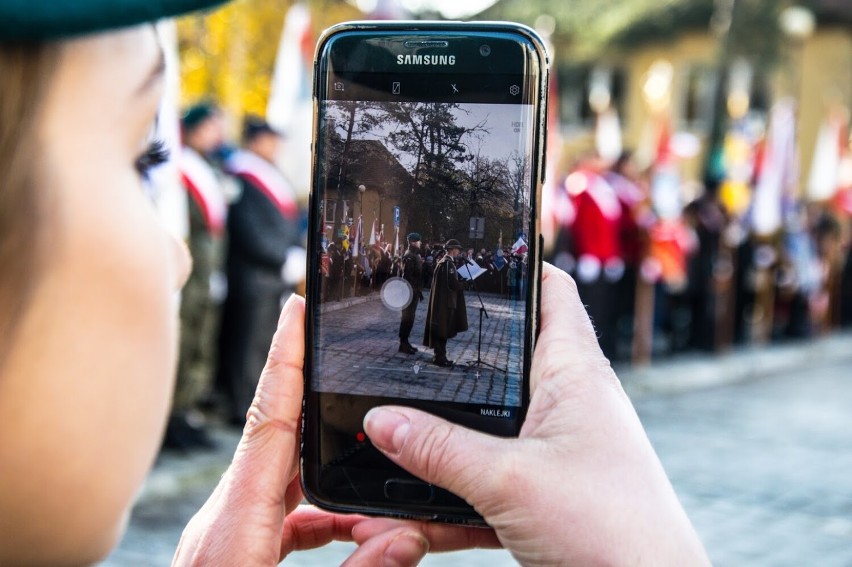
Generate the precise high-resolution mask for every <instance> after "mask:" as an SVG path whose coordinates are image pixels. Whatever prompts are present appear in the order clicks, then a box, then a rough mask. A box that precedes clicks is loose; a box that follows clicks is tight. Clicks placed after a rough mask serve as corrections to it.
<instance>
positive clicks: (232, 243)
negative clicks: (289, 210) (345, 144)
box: [218, 177, 298, 416]
mask: <svg viewBox="0 0 852 567" xmlns="http://www.w3.org/2000/svg"><path fill="white" fill-rule="evenodd" d="M238 179H239V181H240V187H241V189H242V191H241V194H240V197H239V198H238V199H237V200H236V201H235V202H234V203H233V204H232V205H231V207H230V209H229V211H228V225H227V226H228V250H227V256H226V267H227V276H228V297H227V299H226V300H225V306H224V310H223V314H222V327H221V329H222V331H221V334H220V340H219V347H220V368H219V378H218V382H219V385H220V387H224V389H225V391H226V393H227V394H228V397H230V398H231V399H232V401H233V402H234V403H235V406H236V407H235V408H234V411H235V412H236V415H237V416H239V415H244V414H245V412H246V410H248V406H249V404H250V403H251V400H252V398H253V396H254V387H255V386H256V384H257V379H258V378H259V376H260V371H261V370H262V369H263V365H264V363H265V361H266V355H267V353H268V351H269V345H270V341H271V340H272V335H273V334H274V333H275V329H276V327H277V323H278V316H279V314H280V311H281V299H282V296H283V294H284V293H285V292H286V291H287V286H286V285H285V283H284V281H283V279H282V275H281V270H282V267H283V266H284V262H285V261H286V259H287V249H288V248H290V247H291V246H294V245H296V244H298V225H297V222H296V221H295V219H288V218H285V217H284V216H283V215H282V214H281V212H280V210H279V209H278V207H277V206H276V205H275V204H274V203H273V202H272V201H271V200H270V199H269V198H268V197H267V196H266V195H265V194H264V193H263V192H262V191H261V190H260V189H258V188H257V187H255V186H254V185H253V184H252V183H251V182H250V181H248V180H247V179H245V178H243V177H239V178H238Z"/></svg>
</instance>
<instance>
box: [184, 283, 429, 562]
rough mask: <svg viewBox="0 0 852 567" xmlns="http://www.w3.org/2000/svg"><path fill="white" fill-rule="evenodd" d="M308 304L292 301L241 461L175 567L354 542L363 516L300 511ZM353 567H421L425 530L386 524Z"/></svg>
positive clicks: (187, 535)
mask: <svg viewBox="0 0 852 567" xmlns="http://www.w3.org/2000/svg"><path fill="white" fill-rule="evenodd" d="M304 310H305V307H304V301H303V300H302V299H301V298H299V297H296V296H292V297H290V299H289V300H288V301H287V304H286V305H285V306H284V309H283V311H282V313H281V318H280V319H279V323H278V330H277V331H276V333H275V337H274V338H273V340H272V347H271V349H270V351H269V358H268V359H267V362H266V367H265V368H264V369H263V373H262V374H261V377H260V382H259V384H258V386H257V392H256V394H255V398H254V401H253V402H252V405H251V408H250V409H249V412H248V416H247V423H246V427H245V430H244V431H243V436H242V439H241V440H240V443H239V446H238V447H237V451H236V454H235V455H234V460H233V462H232V463H231V466H230V467H228V470H227V471H226V472H225V474H224V476H223V477H222V480H221V481H220V482H219V485H218V486H217V487H216V489H215V491H214V492H213V494H212V495H211V496H210V498H209V499H208V500H207V502H206V503H205V504H204V506H203V507H202V508H201V510H199V511H198V513H197V514H196V515H195V516H194V517H193V518H192V520H190V522H189V524H188V525H187V527H186V529H185V530H184V532H183V535H182V536H181V540H180V543H179V544H178V549H177V552H176V554H175V557H174V560H173V561H172V565H277V564H278V563H279V562H280V561H281V560H282V559H283V558H284V557H285V556H286V555H287V554H288V553H290V552H292V551H298V550H305V549H313V548H315V547H320V546H322V545H325V544H327V543H329V542H331V541H334V540H340V541H352V530H353V528H354V527H355V526H357V525H358V524H359V523H361V522H363V521H365V520H366V518H364V517H362V516H355V515H346V516H345V515H336V514H331V513H328V512H323V511H321V510H318V509H316V508H314V507H313V506H299V503H300V502H301V501H302V498H303V496H302V490H301V486H300V483H299V477H298V471H299V442H298V436H299V417H300V412H301V408H302V390H303V377H302V363H303V360H304V344H305V341H304V324H303V321H304ZM358 543H359V544H361V545H360V547H359V548H358V549H356V550H355V552H354V553H353V554H352V556H351V557H350V558H349V559H348V561H347V564H350V565H395V566H402V565H415V564H417V563H418V562H419V561H420V559H421V558H422V557H423V556H424V555H425V554H426V552H427V551H428V550H429V542H428V540H427V539H426V536H425V534H424V532H423V531H422V529H418V527H417V526H414V525H412V524H409V523H403V522H396V521H386V523H383V524H381V525H380V529H379V530H371V532H370V536H369V537H366V538H361V539H360V540H359V542H358Z"/></svg>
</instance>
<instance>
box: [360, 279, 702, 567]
mask: <svg viewBox="0 0 852 567" xmlns="http://www.w3.org/2000/svg"><path fill="white" fill-rule="evenodd" d="M365 430H366V431H367V433H368V435H369V436H370V439H371V440H372V441H373V443H374V444H375V445H376V446H377V447H379V448H380V450H381V451H382V452H383V453H384V454H385V455H387V456H388V457H389V458H390V459H391V460H392V461H393V462H395V463H397V464H399V465H400V466H402V467H403V468H405V469H406V470H408V471H409V472H411V473H412V474H414V475H416V476H418V477H420V478H423V479H425V480H427V481H429V482H432V483H434V484H436V485H438V486H442V487H444V488H446V489H448V490H450V491H452V492H453V493H455V494H458V495H459V496H461V497H463V498H464V499H465V500H466V501H467V502H469V503H471V504H472V505H473V506H475V508H476V510H478V511H479V512H481V513H482V515H483V517H484V518H485V521H486V522H487V523H488V525H490V526H492V527H493V528H494V530H495V532H496V534H497V537H498V538H499V540H500V542H501V543H502V544H503V545H504V546H505V547H506V548H507V549H509V550H510V551H511V552H512V554H513V555H514V557H515V558H516V559H517V560H518V561H519V562H520V563H521V564H523V565H555V564H567V565H592V564H595V565H597V564H606V565H630V564H644V563H648V564H654V565H709V564H710V563H709V560H708V558H707V555H706V553H705V551H704V549H703V547H702V544H701V541H700V540H699V538H698V536H697V535H696V533H695V531H694V530H693V528H692V525H691V524H690V521H689V519H688V518H687V516H686V514H685V513H684V511H683V508H682V507H681V505H680V503H679V502H678V500H677V496H676V495H675V493H674V491H673V490H672V487H671V485H670V483H669V481H668V478H667V477H666V474H665V471H664V470H663V468H662V466H661V465H660V462H659V460H658V459H657V456H656V454H655V453H654V450H653V448H652V447H651V444H650V443H649V442H648V439H647V437H646V436H645V432H644V431H643V429H642V424H641V423H640V422H639V419H638V418H637V416H636V413H635V411H634V409H633V407H632V405H631V403H630V400H629V399H628V398H627V396H626V395H625V394H624V391H623V390H622V389H621V385H620V384H619V382H618V379H617V378H616V376H615V373H614V372H613V370H612V368H611V367H610V365H609V362H608V361H607V360H606V358H605V357H604V356H603V353H602V352H601V349H600V347H599V345H598V341H597V337H596V336H595V331H594V328H593V327H592V325H591V324H590V322H589V318H588V315H586V311H585V308H584V306H583V304H582V302H581V301H580V298H579V296H578V294H577V289H576V286H575V285H574V282H573V281H572V280H571V278H570V277H569V276H567V275H566V274H565V273H564V272H562V271H560V270H558V269H556V268H554V267H552V266H549V265H547V264H545V266H544V274H543V282H542V317H541V334H540V336H539V341H538V346H537V348H536V352H535V359H534V360H533V369H532V399H531V402H530V408H529V412H528V414H527V419H526V422H525V423H524V425H523V428H522V430H521V434H520V437H519V438H518V439H501V438H497V437H493V436H490V435H485V434H482V433H480V432H476V431H472V430H470V429H466V428H463V427H459V426H457V425H455V424H452V423H450V422H447V421H445V420H443V419H440V418H437V417H434V416H432V415H430V414H427V413H424V412H421V411H418V410H415V409H412V408H407V407H383V408H377V409H374V410H372V411H371V412H370V413H368V414H367V417H366V422H365ZM389 522H390V520H384V519H374V520H368V521H366V522H364V523H363V524H360V525H358V526H357V527H355V529H354V530H353V535H354V537H355V540H356V541H363V540H365V539H366V538H369V537H373V536H376V535H378V534H380V533H381V532H382V531H383V530H385V529H387V528H388V527H389V526H390V525H392V524H390V523H389ZM412 527H416V528H418V529H420V530H422V533H423V534H424V535H425V536H426V537H428V538H429V539H430V541H432V542H433V544H432V545H433V547H435V546H438V545H440V544H441V542H442V541H443V542H446V541H452V540H453V538H454V537H457V536H458V534H454V533H453V532H450V531H447V530H446V529H443V528H444V526H433V525H425V524H421V525H412Z"/></svg>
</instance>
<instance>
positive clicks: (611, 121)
mask: <svg viewBox="0 0 852 567" xmlns="http://www.w3.org/2000/svg"><path fill="white" fill-rule="evenodd" d="M595 146H596V148H597V150H598V155H599V156H601V157H602V158H603V159H604V160H606V161H607V162H608V163H615V160H617V159H618V158H619V157H621V152H622V149H623V148H622V143H621V122H620V121H619V119H618V112H616V111H615V109H614V108H612V107H610V108H607V109H606V110H604V111H603V112H601V113H600V114H598V118H597V122H596V128H595Z"/></svg>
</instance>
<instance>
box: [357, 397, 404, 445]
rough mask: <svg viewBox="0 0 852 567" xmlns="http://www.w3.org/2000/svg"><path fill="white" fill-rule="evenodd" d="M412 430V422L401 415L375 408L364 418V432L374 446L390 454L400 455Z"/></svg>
mask: <svg viewBox="0 0 852 567" xmlns="http://www.w3.org/2000/svg"><path fill="white" fill-rule="evenodd" d="M409 429H411V422H410V421H408V418H407V417H406V416H404V415H402V414H401V413H398V412H395V411H392V410H389V409H384V408H373V409H371V410H370V411H369V412H367V415H365V416H364V430H365V431H366V432H367V435H369V436H370V441H372V442H373V445H375V446H376V447H378V448H379V449H381V450H382V451H386V452H388V453H394V454H395V453H399V451H400V450H401V449H402V446H403V444H404V443H405V438H406V437H407V436H408V431H409Z"/></svg>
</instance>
